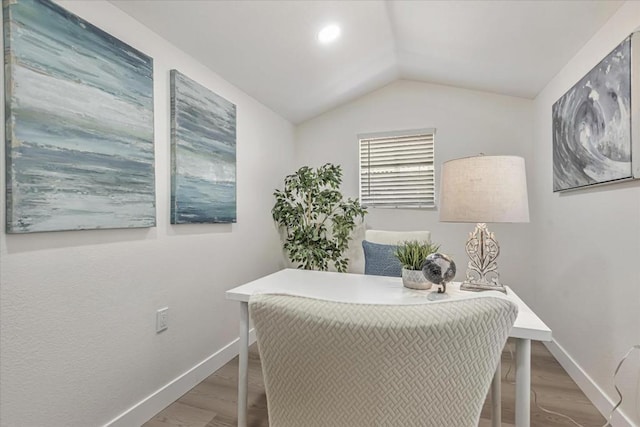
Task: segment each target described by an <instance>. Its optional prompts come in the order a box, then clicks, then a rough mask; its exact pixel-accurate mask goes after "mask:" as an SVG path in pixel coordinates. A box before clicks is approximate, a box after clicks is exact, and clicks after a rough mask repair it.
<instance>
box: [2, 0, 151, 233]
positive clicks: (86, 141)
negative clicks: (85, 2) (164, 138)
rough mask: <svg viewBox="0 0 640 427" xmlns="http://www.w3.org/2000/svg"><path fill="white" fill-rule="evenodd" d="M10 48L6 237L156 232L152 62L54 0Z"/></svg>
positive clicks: (13, 8)
mask: <svg viewBox="0 0 640 427" xmlns="http://www.w3.org/2000/svg"><path fill="white" fill-rule="evenodd" d="M4 43H5V69H6V74H5V88H6V91H5V109H6V119H7V120H6V123H7V127H6V153H7V171H6V173H7V192H6V195H7V232H9V233H30V232H38V231H55V230H84V229H97V228H130V227H152V226H154V225H155V176H154V143H153V60H152V59H151V58H150V57H148V56H147V55H144V54H143V53H141V52H139V51H137V50H136V49H134V48H132V47H131V46H129V45H127V44H125V43H123V42H121V41H120V40H118V39H116V38H114V37H113V36H111V35H109V34H107V33H105V32H104V31H102V30H100V29H99V28H97V27H95V26H94V25H92V24H90V23H88V22H87V21H85V20H83V19H81V18H79V17H78V16H76V15H74V14H72V13H70V12H68V11H66V10H65V9H63V8H61V7H59V6H57V5H56V4H54V3H52V2H51V1H49V0H17V1H16V0H13V1H6V0H5V2H4Z"/></svg>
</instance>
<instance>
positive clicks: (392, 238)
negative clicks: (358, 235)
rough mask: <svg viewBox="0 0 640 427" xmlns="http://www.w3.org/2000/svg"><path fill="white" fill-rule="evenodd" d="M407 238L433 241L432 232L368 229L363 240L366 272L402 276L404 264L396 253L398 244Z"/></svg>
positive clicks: (377, 274)
mask: <svg viewBox="0 0 640 427" xmlns="http://www.w3.org/2000/svg"><path fill="white" fill-rule="evenodd" d="M407 240H418V241H425V242H431V232H429V231H426V230H425V231H386V230H366V231H365V233H364V241H363V242H362V250H363V251H364V274H371V275H376V276H396V277H400V276H401V274H402V266H401V265H400V261H398V259H397V258H396V257H395V255H394V254H395V250H396V246H397V245H399V244H401V243H402V242H405V241H407Z"/></svg>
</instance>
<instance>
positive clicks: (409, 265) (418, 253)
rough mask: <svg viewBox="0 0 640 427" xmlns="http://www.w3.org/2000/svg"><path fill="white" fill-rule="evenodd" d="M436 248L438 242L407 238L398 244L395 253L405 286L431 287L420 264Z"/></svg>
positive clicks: (434, 251) (416, 287) (414, 287)
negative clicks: (400, 265)
mask: <svg viewBox="0 0 640 427" xmlns="http://www.w3.org/2000/svg"><path fill="white" fill-rule="evenodd" d="M438 249H440V245H438V244H435V243H430V242H421V241H418V240H409V241H406V242H403V243H402V244H400V245H399V246H398V249H396V253H395V255H396V258H398V260H399V261H400V264H402V284H403V285H404V286H405V287H407V288H411V289H421V290H423V289H430V288H431V282H429V281H428V280H427V279H426V278H425V277H424V274H422V264H423V263H424V260H425V258H427V257H428V256H429V255H431V254H433V253H436V252H438Z"/></svg>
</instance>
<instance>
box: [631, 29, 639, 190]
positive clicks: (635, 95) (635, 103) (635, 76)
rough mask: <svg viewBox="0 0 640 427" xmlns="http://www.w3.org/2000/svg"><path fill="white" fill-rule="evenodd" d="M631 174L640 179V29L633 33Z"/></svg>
mask: <svg viewBox="0 0 640 427" xmlns="http://www.w3.org/2000/svg"><path fill="white" fill-rule="evenodd" d="M631 175H632V176H633V178H634V179H640V31H636V32H634V33H632V34H631Z"/></svg>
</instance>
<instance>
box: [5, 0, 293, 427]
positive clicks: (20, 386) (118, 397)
mask: <svg viewBox="0 0 640 427" xmlns="http://www.w3.org/2000/svg"><path fill="white" fill-rule="evenodd" d="M60 3H61V5H62V6H64V7H65V8H67V9H69V10H70V11H72V12H74V13H76V14H78V15H80V16H81V17H83V18H85V19H87V20H88V21H90V22H92V23H94V24H95V25H97V26H99V27H100V28H102V29H104V30H105V31H107V32H109V33H110V34H112V35H114V36H115V37H117V38H119V39H121V40H123V41H125V42H126V43H129V44H130V45H132V46H134V47H135V48H137V49H139V50H141V51H142V52H144V53H146V54H148V55H150V56H152V57H153V58H154V65H155V69H154V85H155V135H156V139H155V144H156V145H155V151H156V198H157V224H158V225H157V227H155V228H150V229H130V230H102V231H99V230H94V231H77V232H56V233H37V234H30V235H6V234H4V230H3V232H2V233H0V260H1V274H0V283H1V286H0V316H1V317H0V324H1V337H0V377H1V378H2V382H1V386H0V425H2V426H12V427H13V426H45V425H46V426H53V427H55V426H65V427H67V426H91V425H100V424H104V423H107V422H109V421H110V420H111V419H113V418H115V417H117V416H118V415H119V414H121V413H122V412H124V411H126V410H127V409H128V408H130V407H131V406H132V405H134V404H135V403H137V402H139V401H141V400H142V399H144V398H145V397H147V396H149V395H150V394H152V393H154V392H155V391H157V390H158V389H160V388H161V387H163V386H164V385H165V384H167V383H169V382H170V381H172V380H173V379H175V378H177V377H178V376H180V375H181V374H183V373H185V372H186V371H188V370H189V369H191V368H193V367H194V366H195V365H196V364H198V363H199V362H201V361H203V360H205V359H207V358H208V357H210V356H212V355H213V354H214V353H216V352H217V351H219V350H221V349H223V348H224V347H225V346H226V345H227V344H229V343H230V342H232V341H233V340H234V339H237V337H238V328H237V325H238V324H239V318H238V306H237V304H236V303H233V302H228V301H226V300H225V298H224V291H225V290H226V289H229V288H231V287H233V286H236V285H239V284H242V283H243V282H245V281H248V280H250V279H253V278H256V277H259V276H261V275H264V274H267V273H270V272H273V271H275V270H278V269H279V268H280V267H281V265H282V258H281V251H280V243H279V240H278V235H277V232H276V230H275V228H274V226H273V221H272V219H271V215H270V209H271V207H272V204H273V197H272V192H273V189H274V188H276V187H278V186H280V185H281V182H282V179H283V177H284V176H285V175H286V174H287V173H289V172H290V171H291V169H292V164H293V160H292V158H293V127H292V125H291V124H290V123H289V122H287V121H285V120H284V119H282V118H280V117H279V116H277V115H276V114H275V113H273V112H272V111H270V110H268V109H267V108H265V107H264V106H262V105H261V104H259V103H258V102H256V101H255V100H253V99H252V98H250V97H249V96H248V95H246V94H245V93H243V92H241V91H240V90H238V89H237V88H235V87H233V86H231V85H230V84H228V83H227V82H225V81H224V80H222V79H221V78H220V77H218V76H217V75H216V74H214V73H212V72H211V71H210V70H208V69H207V68H205V67H204V66H202V65H200V64H199V63H198V62H196V61H195V60H193V59H192V58H190V57H188V56H187V55H185V54H184V53H182V52H181V51H179V50H177V49H176V48H175V47H173V46H172V45H171V44H169V43H168V42H167V41H165V40H163V39H162V38H160V37H159V36H157V35H156V34H154V33H152V32H151V31H150V30H148V29H147V28H145V27H143V26H142V25H141V24H140V23H138V22H137V21H135V20H134V19H132V18H131V17H129V16H128V15H126V14H124V13H123V12H121V11H120V10H119V9H117V8H116V7H115V6H113V5H112V4H110V3H108V2H104V1H99V2H98V1H65V2H60ZM171 68H177V69H178V70H179V71H181V72H183V73H185V74H186V75H187V76H189V77H191V78H192V79H194V80H196V81H197V82H199V83H201V84H203V85H204V86H206V87H208V88H209V89H211V90H213V91H215V92H216V93H218V94H219V95H221V96H223V97H225V98H226V99H228V100H230V101H231V102H233V103H235V104H236V105H237V117H238V119H237V166H238V169H237V188H238V194H237V200H238V222H237V224H233V225H183V226H171V225H170V224H169V194H170V175H169V69H171ZM2 132H4V131H3V130H2ZM2 152H3V155H2V156H3V157H4V150H2ZM0 163H1V164H2V165H4V159H0ZM3 170H4V169H3ZM0 175H2V177H1V178H0V181H1V182H0V184H1V186H2V188H4V172H3V173H2V174H0ZM1 199H2V202H0V203H1V205H0V212H1V213H0V215H1V218H0V223H3V224H4V222H5V220H4V212H5V207H4V199H5V198H4V191H3V194H2V197H1ZM163 306H168V307H169V319H170V320H169V329H168V330H167V331H165V332H163V333H161V334H159V335H156V333H155V311H156V309H158V308H161V307H163ZM232 350H233V351H235V349H234V348H233V347H232ZM233 351H230V352H226V353H224V354H222V359H225V358H228V357H230V356H232V355H233ZM222 359H220V358H218V359H217V360H214V362H215V363H213V365H215V364H217V363H220V362H222V363H224V362H226V360H222ZM213 365H211V364H210V365H207V366H213ZM209 373H210V372H209ZM199 375H200V377H201V376H202V371H199ZM197 376H198V375H196V377H197ZM199 379H202V378H199V377H198V378H195V377H194V378H190V381H191V382H198V380H199ZM176 397H178V396H174V398H176ZM167 403H169V402H167ZM133 424H135V423H133V422H130V425H133Z"/></svg>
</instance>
